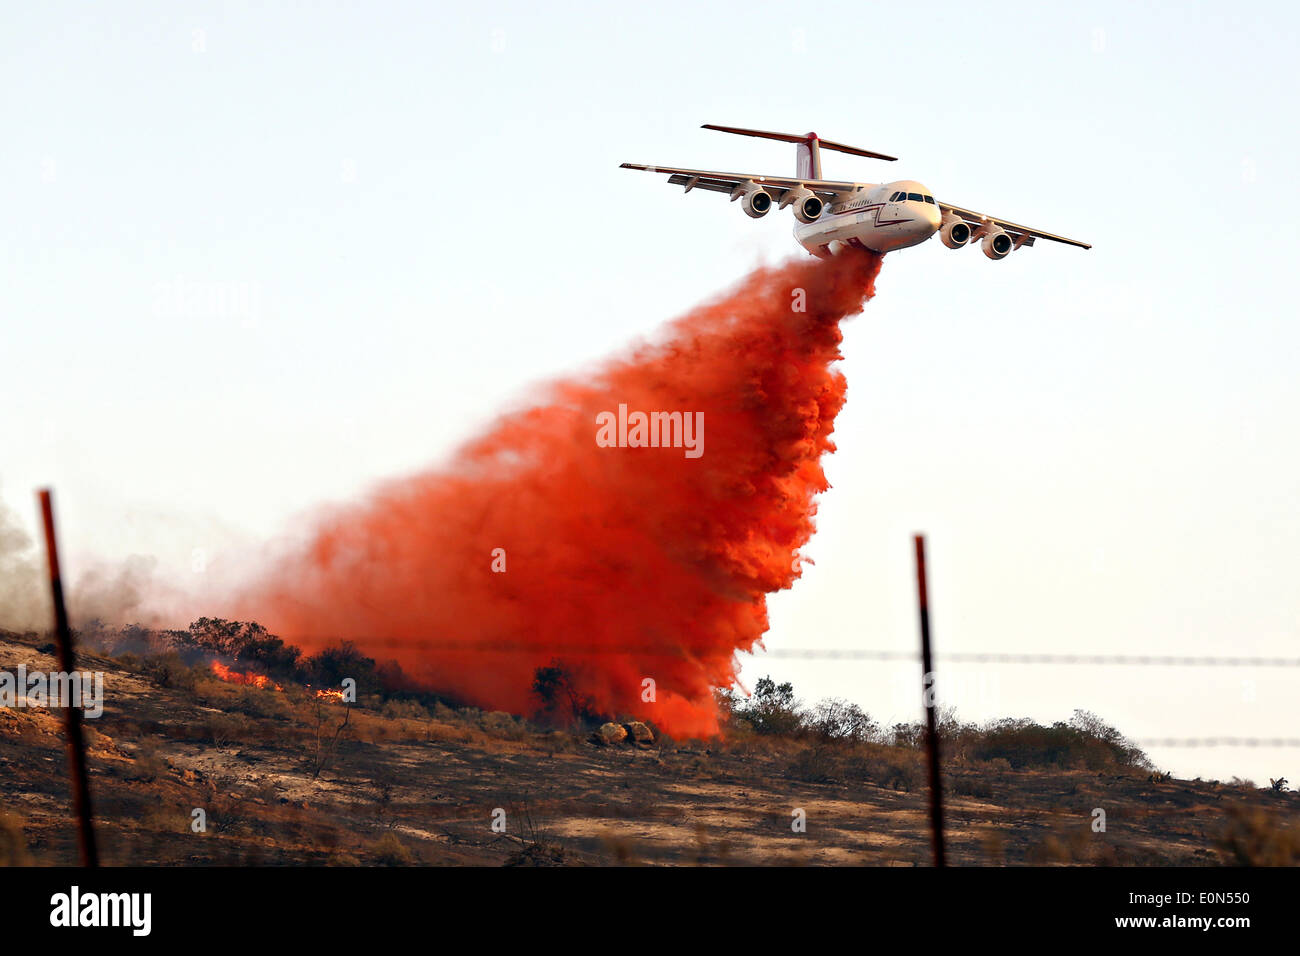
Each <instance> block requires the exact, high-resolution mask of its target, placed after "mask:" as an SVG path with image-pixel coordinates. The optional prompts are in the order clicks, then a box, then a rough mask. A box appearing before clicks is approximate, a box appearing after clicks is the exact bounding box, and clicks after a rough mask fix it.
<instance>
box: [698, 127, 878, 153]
mask: <svg viewBox="0 0 1300 956" xmlns="http://www.w3.org/2000/svg"><path fill="white" fill-rule="evenodd" d="M700 128H701V129H716V130H717V131H718V132H720V133H735V134H736V135H737V136H757V137H758V138H759V139H775V140H779V141H780V142H782V143H806V142H808V141H809V140H813V141H815V142H816V143H817V145H819V146H820V147H821V148H822V149H833V150H835V151H836V152H839V153H848V154H849V155H851V156H866V157H867V158H868V159H884V160H887V161H889V162H891V163H892V162H893V161H894V160H896V159H898V157H897V156H886V155H885V154H884V153H875V152H872V151H871V150H869V149H858V147H856V146H845V145H844V144H843V143H833V142H831V141H830V140H829V139H822V138H821V137H820V136H818V135H817V134H816V133H804V134H803V135H802V136H800V135H798V134H794V133H770V132H768V131H767V130H762V129H742V128H741V127H739V126H714V125H713V124H712V123H705V124H704V125H703V126H702V127H700Z"/></svg>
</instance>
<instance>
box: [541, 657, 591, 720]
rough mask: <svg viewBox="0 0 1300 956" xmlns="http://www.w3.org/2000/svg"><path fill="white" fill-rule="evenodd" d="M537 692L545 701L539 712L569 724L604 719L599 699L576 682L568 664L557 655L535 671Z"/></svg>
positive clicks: (547, 717)
mask: <svg viewBox="0 0 1300 956" xmlns="http://www.w3.org/2000/svg"><path fill="white" fill-rule="evenodd" d="M533 694H534V695H536V697H537V699H538V700H539V701H540V702H541V705H542V706H541V711H540V713H539V716H540V717H541V718H543V719H549V720H551V721H553V722H558V723H565V724H574V723H576V724H583V723H592V722H595V721H597V720H599V719H600V714H599V713H598V712H597V711H596V706H595V703H594V702H593V701H592V699H591V698H590V697H589V696H587V695H586V694H584V693H582V692H581V691H580V690H578V688H577V687H576V686H575V685H574V682H573V678H572V677H571V676H570V674H569V671H568V669H567V668H566V667H565V666H564V664H563V663H562V662H561V661H559V660H557V659H553V660H552V661H551V663H550V666H548V667H539V668H537V670H535V671H534V672H533Z"/></svg>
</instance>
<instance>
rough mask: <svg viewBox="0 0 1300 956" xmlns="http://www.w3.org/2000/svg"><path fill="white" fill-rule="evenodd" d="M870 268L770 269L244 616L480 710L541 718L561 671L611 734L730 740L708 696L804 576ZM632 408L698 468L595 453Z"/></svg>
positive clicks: (417, 486) (420, 486)
mask: <svg viewBox="0 0 1300 956" xmlns="http://www.w3.org/2000/svg"><path fill="white" fill-rule="evenodd" d="M879 270H880V257H879V256H877V255H875V254H873V253H866V252H859V251H853V250H849V251H847V252H845V253H844V254H842V255H840V256H837V257H836V258H835V259H833V260H829V261H818V260H806V261H800V262H794V263H790V264H788V265H784V266H781V267H779V268H763V269H759V270H758V271H756V272H755V273H754V274H752V275H751V276H749V277H748V278H746V279H745V280H744V281H743V282H742V283H741V284H740V285H739V286H738V287H737V288H736V289H735V290H734V291H732V292H731V293H730V294H728V295H726V296H725V297H723V298H721V299H719V300H718V301H716V302H714V303H712V304H710V305H706V306H703V307H701V308H699V309H696V310H695V311H693V312H691V313H690V314H689V315H687V316H685V317H684V318H681V319H679V320H677V321H676V322H674V323H673V324H672V325H671V326H669V327H668V329H667V332H666V335H664V336H662V337H661V338H660V339H659V340H657V342H656V343H655V344H652V345H645V346H642V347H640V348H638V349H636V350H635V351H634V352H633V353H632V354H631V355H630V356H628V357H626V358H623V359H619V360H615V361H611V362H609V363H608V364H607V365H606V366H605V367H604V368H603V369H601V370H599V371H597V372H596V373H594V374H590V375H584V376H582V377H581V378H576V379H574V380H571V381H561V382H558V383H556V384H553V385H550V386H548V387H547V388H546V389H545V391H544V392H543V394H542V395H541V397H540V398H539V400H538V401H537V403H536V404H535V405H534V406H533V407H531V408H528V409H527V410H525V411H522V412H519V413H517V414H512V415H510V416H508V417H506V418H504V419H502V420H500V421H499V422H498V423H497V424H496V425H495V426H494V427H492V429H491V430H490V431H489V432H488V433H487V434H486V435H484V436H482V437H481V438H479V439H477V440H475V441H473V442H472V443H470V444H469V445H468V446H466V447H464V448H462V449H461V450H460V451H459V452H458V453H457V454H456V455H455V457H454V458H453V460H452V461H451V463H450V464H448V465H446V466H445V467H441V468H438V469H437V470H433V471H428V472H426V473H423V474H418V475H415V476H413V477H408V478H403V479H399V480H396V481H392V482H390V483H388V484H386V485H384V486H382V487H380V488H379V489H378V490H376V491H375V492H373V493H372V494H371V495H370V496H369V498H368V499H367V500H365V501H364V502H362V503H360V504H354V505H348V506H344V507H341V508H337V509H335V510H333V511H330V512H329V513H327V514H326V515H325V516H323V517H322V518H320V519H318V522H317V524H316V525H315V527H314V528H313V530H312V531H311V534H310V536H309V539H308V543H307V544H306V545H305V546H304V547H303V548H301V549H300V550H299V551H297V552H295V553H293V554H292V555H290V556H289V557H287V558H284V559H281V560H280V561H279V562H278V563H277V564H276V566H275V567H274V568H273V569H272V571H271V573H270V575H269V577H266V578H264V579H263V581H262V583H260V584H259V585H258V586H257V587H256V588H255V589H254V590H253V591H252V592H250V593H248V594H245V595H244V597H243V600H241V602H240V604H241V605H242V607H241V611H244V612H247V613H249V614H251V615H254V616H255V617H256V619H257V620H259V621H260V622H262V623H264V624H266V625H267V626H268V627H269V628H270V630H271V631H272V632H274V633H277V634H279V635H281V636H282V637H284V638H285V639H286V640H289V641H291V642H293V643H297V644H299V645H301V646H302V647H304V649H306V650H309V651H310V650H314V649H319V648H320V647H323V646H325V645H327V644H332V643H335V642H337V641H338V640H339V639H346V640H352V641H354V642H356V644H357V645H358V646H359V647H360V648H361V649H362V650H363V651H365V652H366V653H368V654H369V655H370V656H372V657H375V658H376V659H378V660H386V659H396V660H397V661H398V663H400V664H401V666H402V669H403V671H404V672H405V673H406V675H407V676H408V677H409V678H411V679H412V680H413V681H414V682H416V683H417V684H418V685H420V686H422V687H425V688H428V689H431V690H440V691H444V692H449V693H451V694H453V695H455V696H457V697H459V698H460V699H462V700H465V701H468V702H470V703H473V704H475V705H477V706H480V707H484V708H491V709H500V710H507V711H511V712H514V713H516V714H528V715H531V714H533V713H534V712H536V711H537V710H538V707H539V701H538V700H537V698H536V696H535V695H534V692H533V678H534V671H535V670H536V669H537V668H538V667H542V666H546V665H549V664H551V663H552V661H553V660H557V659H558V660H559V661H560V662H561V663H562V665H563V667H564V668H565V670H566V671H567V672H568V673H569V674H570V675H571V679H572V682H573V684H574V686H575V688H576V690H577V691H578V692H579V693H580V694H583V695H586V696H587V697H589V698H590V700H591V702H592V704H594V706H595V709H596V710H597V711H599V712H601V713H605V714H609V715H611V716H615V715H633V716H636V717H639V718H641V719H648V720H651V721H653V722H654V723H655V724H656V725H658V726H659V727H660V728H662V729H663V730H665V731H667V732H668V733H669V734H672V735H673V736H677V737H692V736H707V735H710V734H712V733H715V732H716V731H717V729H718V716H717V711H716V708H715V704H714V700H713V689H714V688H717V687H727V686H729V685H731V684H732V683H733V682H734V680H735V678H736V652H737V651H747V650H749V649H751V648H752V647H754V645H755V644H756V643H757V642H758V641H759V640H760V639H761V638H762V636H763V633H764V632H765V631H766V630H767V626H768V619H767V601H766V595H767V594H768V593H769V592H771V591H776V590H778V589H780V588H788V587H790V586H791V584H792V583H793V581H794V579H795V578H797V577H798V576H799V572H798V570H797V566H796V565H797V562H796V560H795V556H796V551H797V549H799V548H800V547H801V546H802V545H803V544H805V543H806V542H807V541H808V539H809V537H810V536H811V535H812V533H813V527H814V523H813V516H814V514H815V513H816V505H815V503H814V497H815V496H816V495H817V494H818V493H819V492H822V491H825V490H826V488H827V487H828V485H827V482H826V477H825V475H824V474H823V472H822V467H821V456H822V454H823V453H825V452H829V451H833V450H834V445H833V443H832V442H831V431H832V430H833V426H834V423H835V415H836V413H837V412H838V411H839V410H840V407H841V406H842V405H843V403H844V393H845V380H844V376H843V375H842V374H840V373H839V372H838V371H836V370H833V369H832V368H831V364H832V363H833V362H835V360H836V359H838V358H839V357H840V353H839V344H840V340H841V335H840V329H839V322H840V320H841V319H842V318H843V317H845V316H847V315H851V314H854V313H857V312H860V311H861V310H862V306H863V304H864V303H865V302H866V300H867V299H868V298H870V296H871V295H872V293H873V284H874V282H875V278H876V275H877V273H878V272H879ZM620 404H622V405H626V406H627V409H628V414H631V413H632V412H634V411H644V412H653V411H666V412H671V411H677V412H682V413H686V414H688V415H690V414H693V413H695V412H703V414H704V430H703V446H702V447H703V454H702V455H701V456H700V457H688V456H687V455H686V453H685V452H686V449H684V448H681V447H676V448H674V447H658V448H651V447H601V446H600V445H599V444H598V443H597V440H596V436H597V430H598V428H597V416H598V415H599V414H600V413H601V412H612V413H614V414H615V415H617V414H618V408H619V405H620ZM496 549H502V551H496ZM502 559H504V566H505V570H504V571H494V570H493V566H494V563H495V565H496V567H498V568H500V567H501V564H502ZM647 678H649V679H651V680H653V681H654V685H653V691H654V693H653V698H654V699H653V700H646V699H644V698H646V697H649V696H650V694H649V692H648V690H647V687H648V686H649V685H647V684H645V683H644V682H645V680H646V679H647Z"/></svg>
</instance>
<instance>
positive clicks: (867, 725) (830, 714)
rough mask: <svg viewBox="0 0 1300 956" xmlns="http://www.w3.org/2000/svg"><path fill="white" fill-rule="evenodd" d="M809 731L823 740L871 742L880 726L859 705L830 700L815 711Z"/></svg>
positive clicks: (820, 704) (810, 721) (818, 706)
mask: <svg viewBox="0 0 1300 956" xmlns="http://www.w3.org/2000/svg"><path fill="white" fill-rule="evenodd" d="M808 729H809V730H811V731H812V732H813V733H814V734H815V735H816V736H817V737H819V738H821V739H822V740H828V741H829V740H842V741H863V740H871V739H873V738H874V737H875V736H876V733H877V732H878V731H879V729H880V728H879V726H878V725H877V724H876V722H875V721H874V720H872V719H871V717H870V716H868V715H867V713H866V711H864V710H863V709H862V708H861V707H859V706H858V705H857V704H853V703H850V702H848V701H845V700H839V699H836V698H830V699H828V700H823V701H822V702H821V703H819V704H818V705H817V707H816V709H814V710H813V713H812V717H811V719H810V720H809V723H808Z"/></svg>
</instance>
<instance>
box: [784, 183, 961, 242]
mask: <svg viewBox="0 0 1300 956" xmlns="http://www.w3.org/2000/svg"><path fill="white" fill-rule="evenodd" d="M942 218H943V217H942V214H941V212H940V210H939V206H938V204H937V203H936V202H935V199H934V194H933V193H931V192H930V190H929V189H927V188H926V187H925V186H923V185H921V184H920V183H918V182H916V181H914V180H910V179H904V180H899V181H897V182H892V183H881V184H880V185H878V186H867V187H865V188H862V189H859V190H857V191H856V192H853V193H850V194H848V196H846V197H844V198H843V199H842V201H839V202H835V203H831V204H830V205H828V206H827V208H826V211H825V212H824V213H822V215H821V217H820V218H818V219H816V220H815V221H813V222H810V223H798V224H796V225H795V227H794V237H795V239H796V240H798V242H799V244H800V245H802V246H803V247H804V248H805V249H807V250H808V251H809V252H811V253H812V254H813V255H815V256H820V257H822V258H825V257H826V256H829V255H831V254H833V253H834V252H836V251H838V249H840V248H842V247H843V246H856V247H858V248H866V249H873V250H875V251H876V252H893V251H895V250H897V249H906V248H907V247H908V246H915V245H919V244H920V243H922V242H925V240H927V239H929V238H930V237H931V236H933V235H934V234H935V233H936V232H938V231H939V226H940V223H941V221H942Z"/></svg>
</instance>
